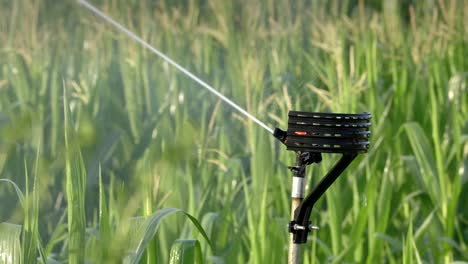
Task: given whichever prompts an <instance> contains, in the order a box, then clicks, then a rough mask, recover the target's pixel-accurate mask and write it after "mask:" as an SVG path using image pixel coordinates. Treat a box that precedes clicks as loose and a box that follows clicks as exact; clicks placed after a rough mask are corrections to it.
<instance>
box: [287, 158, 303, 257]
mask: <svg viewBox="0 0 468 264" xmlns="http://www.w3.org/2000/svg"><path fill="white" fill-rule="evenodd" d="M302 162H303V158H302V153H301V152H297V155H296V165H295V170H294V176H293V182H292V191H291V220H294V211H295V210H296V208H297V207H299V205H300V204H301V202H302V200H303V199H304V186H305V178H304V177H305V165H303V164H302ZM300 246H301V244H295V243H294V241H293V234H292V233H291V234H290V237H289V252H288V264H299V263H300V258H301V248H300Z"/></svg>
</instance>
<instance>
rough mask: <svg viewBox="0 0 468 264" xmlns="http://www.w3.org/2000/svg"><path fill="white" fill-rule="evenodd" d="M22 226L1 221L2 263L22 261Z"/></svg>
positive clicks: (0, 257) (9, 263)
mask: <svg viewBox="0 0 468 264" xmlns="http://www.w3.org/2000/svg"><path fill="white" fill-rule="evenodd" d="M20 236H21V226H19V225H13V224H8V223H0V263H2V264H3V263H4V264H13V263H21V242H20Z"/></svg>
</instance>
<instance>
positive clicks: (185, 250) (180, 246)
mask: <svg viewBox="0 0 468 264" xmlns="http://www.w3.org/2000/svg"><path fill="white" fill-rule="evenodd" d="M169 263H170V264H192V263H193V264H201V263H203V261H202V254H201V247H200V243H198V241H197V240H191V239H177V240H176V241H175V242H174V244H172V247H171V255H170V257H169Z"/></svg>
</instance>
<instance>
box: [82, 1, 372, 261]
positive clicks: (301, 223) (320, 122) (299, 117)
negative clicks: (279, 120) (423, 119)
mask: <svg viewBox="0 0 468 264" xmlns="http://www.w3.org/2000/svg"><path fill="white" fill-rule="evenodd" d="M77 1H78V2H79V3H80V4H82V5H83V6H85V7H86V8H88V9H89V10H90V11H92V12H93V13H94V14H96V15H97V16H99V17H101V18H102V19H104V20H105V21H106V22H108V23H109V24H111V25H113V26H114V27H115V28H117V29H118V30H120V31H121V32H123V33H125V34H126V35H127V36H129V37H130V38H132V39H133V40H135V41H136V42H138V43H140V44H141V45H142V46H144V47H145V48H147V49H149V50H150V51H151V52H153V53H154V54H156V55H157V56H159V57H160V58H162V59H163V60H164V61H166V62H167V63H169V64H171V65H172V66H174V67H175V68H176V69H178V70H179V71H181V72H182V73H184V74H185V75H186V76H188V77H190V78H191V79H192V80H194V81H195V82H197V83H198V84H200V85H201V86H202V87H204V88H205V89H207V90H208V91H210V92H211V93H213V94H214V95H216V96H217V97H218V98H220V99H221V100H223V101H224V102H225V103H227V104H228V105H230V106H231V107H232V108H234V109H236V110H237V111H239V112H240V113H241V114H243V115H244V116H246V117H247V118H249V119H250V120H252V121H254V122H255V123H257V124H258V125H259V126H261V127H262V128H264V129H265V130H267V131H268V132H269V133H271V134H273V136H275V137H276V138H277V139H278V140H280V141H281V142H282V143H283V144H284V145H286V148H287V149H288V150H291V151H294V152H296V164H295V165H294V166H292V167H290V170H291V171H292V172H293V184H292V193H291V198H292V207H291V222H290V223H289V225H288V230H289V232H290V233H291V242H290V247H289V260H288V263H291V264H296V263H299V262H300V244H303V243H306V242H307V236H308V234H309V232H311V231H312V230H314V229H318V227H316V226H313V225H312V224H311V222H310V220H309V218H310V214H311V212H312V208H313V206H314V205H315V203H316V202H317V201H318V199H319V198H320V197H321V196H322V195H323V194H324V193H325V191H326V190H327V189H328V188H329V187H330V186H331V185H332V184H333V182H334V181H335V180H336V179H337V178H338V177H339V176H340V174H341V173H342V172H343V171H344V170H345V169H346V167H348V165H349V164H351V162H352V161H353V160H354V159H355V158H356V157H357V155H358V154H360V153H366V152H367V150H368V148H369V137H370V130H369V128H370V125H371V123H370V119H371V114H370V113H362V114H336V113H312V112H298V111H290V112H289V114H288V116H289V119H288V129H287V130H286V131H283V130H281V129H279V128H276V129H275V130H273V129H271V128H270V127H268V126H267V125H266V124H265V123H263V122H262V121H260V120H258V119H257V118H256V117H254V116H253V115H252V114H250V113H249V112H247V111H246V110H244V109H243V108H241V107H240V106H239V105H237V104H236V103H234V102H233V101H232V100H230V99H229V98H227V97H225V96H224V95H223V94H221V93H220V92H218V91H217V90H216V89H214V88H213V87H212V86H210V85H208V84H207V83H205V82H204V81H203V80H201V79H200V78H198V77H197V76H195V75H194V74H193V73H191V72H190V71H188V70H187V69H185V68H184V67H182V66H180V65H179V64H178V63H176V62H175V61H174V60H172V59H171V58H169V57H168V56H167V55H165V54H164V53H163V52H161V51H159V50H158V49H156V48H154V47H153V46H151V45H150V44H149V43H148V42H146V41H144V40H143V39H141V38H140V37H139V36H137V35H136V34H135V33H133V32H131V31H130V30H128V29H127V28H125V27H124V26H122V25H121V24H119V23H118V22H116V21H115V20H113V19H112V18H111V17H109V16H108V15H107V14H105V13H104V12H102V11H101V10H99V9H98V8H96V7H94V6H93V5H92V4H90V3H89V2H87V1H86V0H77ZM322 153H340V154H342V157H341V159H339V160H338V162H337V163H336V164H335V166H334V167H333V168H332V169H331V170H330V171H329V172H328V173H327V175H325V176H324V177H323V179H322V180H321V181H320V182H319V183H318V184H317V186H316V187H315V188H314V189H313V190H312V192H311V193H310V194H308V195H307V196H306V197H305V198H304V186H305V175H306V174H305V172H306V167H307V166H308V165H310V164H313V163H320V162H321V161H322Z"/></svg>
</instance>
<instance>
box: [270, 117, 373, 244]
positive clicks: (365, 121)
mask: <svg viewBox="0 0 468 264" xmlns="http://www.w3.org/2000/svg"><path fill="white" fill-rule="evenodd" d="M288 117H289V119H288V129H287V131H283V130H281V129H279V128H276V129H275V131H274V136H275V137H276V138H277V139H279V140H280V141H281V142H282V143H283V144H285V145H286V148H287V149H288V150H292V151H295V152H296V166H293V167H290V169H291V170H292V171H293V173H294V177H299V178H304V177H305V168H306V166H307V165H309V164H312V163H320V161H321V160H322V156H321V155H322V153H339V154H342V157H341V159H340V160H338V162H337V163H336V164H335V166H334V167H333V168H332V169H331V170H330V171H329V172H328V173H327V175H325V177H323V178H322V180H321V181H320V182H319V183H318V184H317V186H315V188H314V189H313V190H312V192H311V193H310V194H308V195H307V196H306V197H305V198H304V200H302V202H301V203H300V204H299V206H298V207H297V208H296V210H295V211H294V219H293V220H292V221H291V222H290V223H289V228H288V229H289V232H290V233H292V234H293V241H294V243H296V244H302V243H306V241H307V235H308V233H309V232H310V231H311V230H312V229H314V227H313V226H312V225H311V223H310V221H309V218H310V214H311V212H312V208H313V206H314V205H315V203H316V202H317V201H318V199H319V198H320V197H321V196H322V195H323V194H324V193H325V191H326V190H327V189H328V188H329V187H330V186H331V185H332V184H333V182H334V181H335V180H336V179H337V178H338V177H339V176H340V174H341V173H342V172H343V171H344V170H345V169H346V167H348V166H349V164H351V162H352V161H353V160H354V159H355V158H356V157H357V155H358V154H360V153H366V152H367V151H368V149H369V145H370V143H369V138H370V134H371V133H370V130H369V129H370V126H371V122H370V119H371V117H372V116H371V114H370V113H362V114H337V113H312V112H298V111H290V112H289V114H288Z"/></svg>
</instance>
